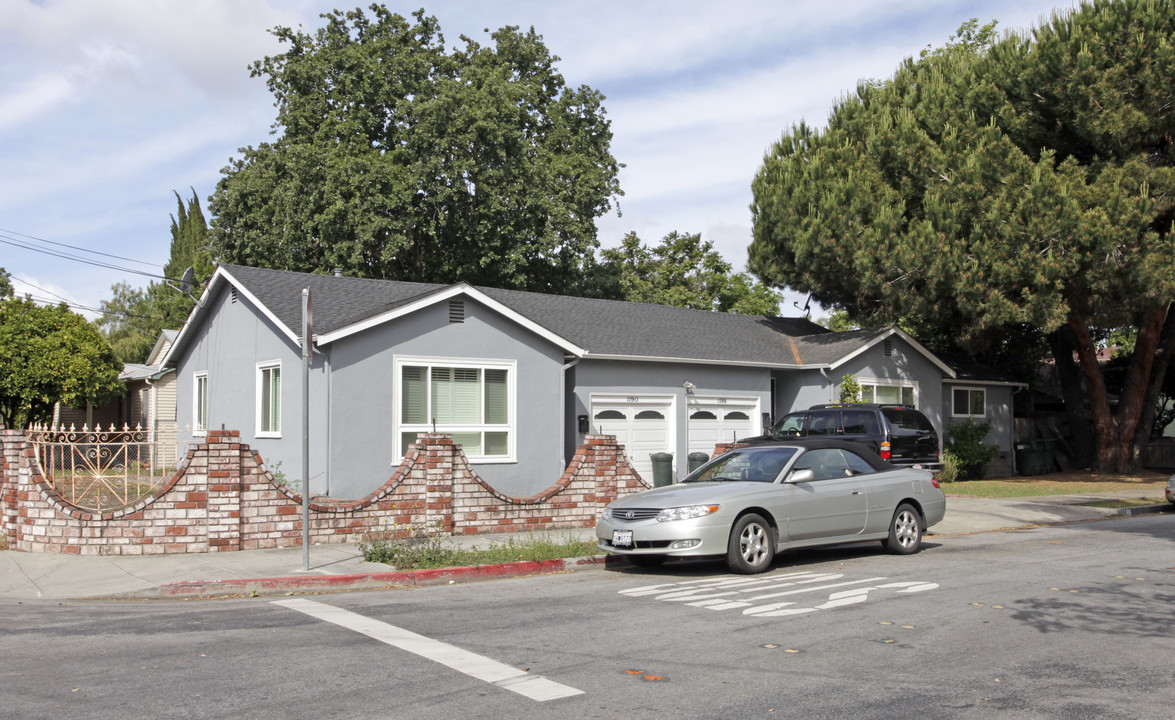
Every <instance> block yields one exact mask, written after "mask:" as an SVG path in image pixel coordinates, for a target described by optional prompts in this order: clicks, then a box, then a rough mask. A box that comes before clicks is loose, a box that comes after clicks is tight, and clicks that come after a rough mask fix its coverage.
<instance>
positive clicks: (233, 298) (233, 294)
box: [229, 288, 237, 302]
mask: <svg viewBox="0 0 1175 720" xmlns="http://www.w3.org/2000/svg"><path fill="white" fill-rule="evenodd" d="M229 297H231V298H232V301H233V302H236V301H237V289H236V288H233V289H232V290H231V291H230V292H229Z"/></svg>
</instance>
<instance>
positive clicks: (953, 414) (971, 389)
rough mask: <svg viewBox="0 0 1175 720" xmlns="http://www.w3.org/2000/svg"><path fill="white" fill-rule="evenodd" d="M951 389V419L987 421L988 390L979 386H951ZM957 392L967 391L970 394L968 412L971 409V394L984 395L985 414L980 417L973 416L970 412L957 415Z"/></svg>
mask: <svg viewBox="0 0 1175 720" xmlns="http://www.w3.org/2000/svg"><path fill="white" fill-rule="evenodd" d="M950 388H951V417H952V418H962V419H967V418H985V419H986V418H987V388H985V387H980V386H978V385H951V386H950ZM956 390H966V391H967V392H968V397H967V408H968V410H970V407H971V397H970V394H969V393H971V392H976V391H978V392H981V393H983V412H982V413H981V414H979V415H973V414H971V413H970V412H966V413H956V412H955V391H956Z"/></svg>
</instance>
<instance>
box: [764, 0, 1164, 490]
mask: <svg viewBox="0 0 1175 720" xmlns="http://www.w3.org/2000/svg"><path fill="white" fill-rule="evenodd" d="M961 30H962V28H961ZM1172 37H1175V8H1173V6H1172V3H1171V2H1170V1H1169V0H1167V1H1160V2H1154V1H1148V0H1129V1H1127V2H1104V1H1101V0H1098V1H1097V2H1093V3H1092V4H1086V5H1083V6H1082V7H1081V8H1080V9H1079V10H1077V11H1074V12H1065V13H1057V14H1055V15H1054V16H1053V17H1052V19H1051V21H1050V22H1048V23H1046V24H1044V25H1043V26H1041V27H1039V28H1036V29H1035V30H1033V31H1032V32H1031V33H1021V34H1012V35H1008V36H1006V37H1005V38H1003V39H1002V40H1000V41H998V42H996V43H994V44H993V45H991V46H990V49H985V48H986V46H985V45H984V44H983V43H979V44H972V45H971V46H961V47H959V48H956V49H955V51H952V52H941V53H929V54H926V55H925V56H924V57H922V58H920V59H919V60H913V59H910V60H907V61H906V62H904V63H903V64H902V66H901V67H899V69H898V70H897V72H896V73H895V74H894V76H893V77H892V78H891V79H890V80H887V81H885V82H881V83H863V84H862V85H861V86H860V87H859V88H858V91H857V93H856V95H854V96H853V97H850V98H846V99H844V100H842V101H841V102H840V103H838V104H837V105H836V107H835V108H834V111H833V113H832V115H831V117H830V119H829V124H828V127H827V129H825V130H822V131H818V130H815V129H813V128H810V127H807V126H805V125H800V126H798V127H796V128H793V130H792V131H791V132H790V133H787V134H785V135H784V137H783V138H782V139H781V140H780V141H779V142H778V143H777V144H776V145H775V147H774V148H773V150H772V151H771V152H770V153H769V154H768V156H767V157H766V158H765V160H764V163H763V167H762V168H761V169H760V171H759V173H758V175H757V177H756V179H755V182H754V194H755V202H754V205H753V214H754V226H755V227H754V242H753V243H752V246H751V248H750V267H751V269H752V270H753V271H754V272H756V273H757V274H758V275H759V276H760V277H762V278H763V279H764V280H766V281H769V282H773V283H777V284H786V285H789V286H791V287H792V288H794V289H796V290H799V291H802V292H811V293H812V294H813V298H814V299H815V300H817V301H818V302H820V303H821V304H823V305H825V306H832V307H838V308H843V309H845V310H847V311H848V312H849V314H850V316H851V317H852V319H853V320H854V321H856V322H859V323H862V324H869V323H875V322H896V321H899V320H903V321H906V322H912V323H915V324H917V325H920V326H923V327H926V328H930V329H936V332H937V333H938V334H939V335H940V336H943V337H952V338H953V339H954V344H955V345H957V346H958V347H961V348H963V349H968V350H976V349H983V348H990V347H992V346H993V345H995V344H997V343H999V342H1002V341H1003V340H1004V339H1006V338H1007V337H1010V336H1012V335H1013V333H1014V334H1015V335H1016V336H1023V334H1024V330H1025V328H1027V329H1029V330H1032V331H1035V332H1038V333H1041V334H1049V335H1051V336H1053V337H1054V338H1055V339H1056V341H1055V342H1054V343H1053V346H1054V348H1055V352H1056V360H1057V363H1058V366H1061V365H1062V364H1067V363H1071V357H1072V351H1073V350H1076V352H1077V355H1078V357H1079V361H1080V369H1081V374H1082V376H1083V380H1084V382H1083V385H1084V392H1085V393H1086V394H1085V397H1084V398H1081V397H1080V393H1081V392H1082V390H1080V389H1078V388H1077V387H1076V384H1075V383H1072V382H1071V383H1070V387H1069V388H1068V389H1069V390H1073V391H1075V393H1076V394H1074V395H1073V396H1072V402H1070V403H1069V404H1070V405H1071V406H1072V407H1073V408H1075V409H1076V408H1080V407H1082V406H1083V405H1085V404H1086V403H1088V406H1089V408H1090V413H1091V416H1092V422H1093V426H1094V436H1095V439H1096V457H1095V458H1094V462H1095V467H1096V468H1098V469H1101V470H1105V471H1121V470H1129V469H1132V468H1134V467H1136V466H1137V464H1138V462H1139V451H1140V448H1141V443H1142V441H1143V440H1145V435H1146V429H1148V428H1149V427H1150V425H1151V422H1150V418H1151V417H1153V414H1154V408H1155V404H1156V403H1155V400H1157V397H1158V392H1157V387H1158V386H1161V381H1162V377H1163V375H1164V374H1165V365H1166V362H1167V358H1168V357H1169V356H1170V354H1171V353H1172V352H1173V351H1175V312H1173V311H1172V300H1173V299H1175V263H1172V262H1171V258H1172V257H1175V237H1173V236H1172V234H1171V227H1172V220H1173V219H1175V147H1173V144H1172V140H1171V138H1172V136H1173V135H1175V82H1173V81H1175V44H1173V42H1172V39H1171V38H1172ZM1119 327H1134V328H1136V329H1137V331H1138V342H1137V344H1136V347H1135V352H1134V355H1133V357H1132V360H1131V368H1130V370H1129V371H1128V372H1127V376H1126V381H1125V383H1124V385H1123V390H1122V393H1121V396H1120V399H1119V402H1118V404H1117V407H1116V409H1111V407H1110V404H1109V398H1108V394H1107V393H1106V391H1105V384H1104V381H1103V380H1102V377H1101V368H1100V366H1099V365H1098V362H1097V355H1096V343H1097V339H1098V338H1099V337H1101V336H1103V335H1105V334H1106V333H1108V332H1109V331H1110V330H1111V329H1113V328H1119ZM1152 391H1153V392H1152Z"/></svg>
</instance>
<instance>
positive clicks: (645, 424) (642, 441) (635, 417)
mask: <svg viewBox="0 0 1175 720" xmlns="http://www.w3.org/2000/svg"><path fill="white" fill-rule="evenodd" d="M672 416H673V398H672V397H645V396H641V397H615V396H607V397H599V398H597V397H593V398H592V432H597V433H604V434H606V435H615V436H616V441H617V442H618V443H620V444H621V445H623V446H624V450H625V453H626V454H627V455H628V462H629V464H630V465H632V467H633V469H634V470H636V471H637V472H638V473H640V476H641V477H642V478H644V479H645V480H646V481H648V482H650V483H651V482H653V461H652V459H651V458H650V457H649V456H650V455H651V454H652V453H655V452H673V445H672V442H671V433H670V431H671V425H672V423H671V422H670V418H671V417H672ZM676 460H677V458H674V462H675V463H676Z"/></svg>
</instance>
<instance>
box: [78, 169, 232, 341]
mask: <svg viewBox="0 0 1175 720" xmlns="http://www.w3.org/2000/svg"><path fill="white" fill-rule="evenodd" d="M175 200H176V206H177V208H176V214H175V215H172V217H171V254H170V256H169V257H168V261H167V265H165V266H164V268H163V275H164V277H167V278H169V279H170V281H169V282H152V283H150V284H148V285H147V287H146V288H136V287H132V286H131V285H130V283H126V282H118V283H115V284H114V285H112V286H111V288H110V294H111V297H110V299H109V300H103V301H102V305H101V311H102V316H101V317H100V318H98V320H97V323H98V326H99V327H100V328H102V331H103V332H104V333H105V334H106V337H107V339H108V340H109V341H110V344H111V346H112V347H113V348H114V352H115V354H116V355H118V357H119V359H120V360H122V361H123V362H136V363H137V362H143V360H145V359H146V358H147V355H148V354H149V353H150V352H151V348H152V347H154V345H155V341H156V340H157V339H158V338H159V331H161V330H165V329H173V328H178V327H180V326H181V325H182V324H183V323H184V320H186V319H187V317H188V313H190V312H191V311H192V307H193V306H195V304H196V303H195V300H193V298H194V297H197V296H199V294H200V289H201V287H203V285H204V283H206V282H207V281H208V279H209V278H210V277H211V276H212V273H213V271H214V270H215V267H214V266H213V264H212V259H211V258H212V256H211V253H210V250H209V244H208V223H207V222H206V221H205V220H204V211H203V210H202V209H201V208H200V199H199V197H197V195H196V191H195V190H194V189H193V190H192V197H191V198H189V199H188V201H187V203H185V202H184V200H183V198H181V197H180V195H179V193H176V194H175ZM188 268H192V270H193V273H194V282H193V284H192V287H191V288H189V289H188V291H187V292H186V293H185V292H180V290H178V289H177V288H178V287H179V281H180V280H181V279H182V278H183V275H184V273H185V272H186V271H187V269H188Z"/></svg>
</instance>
